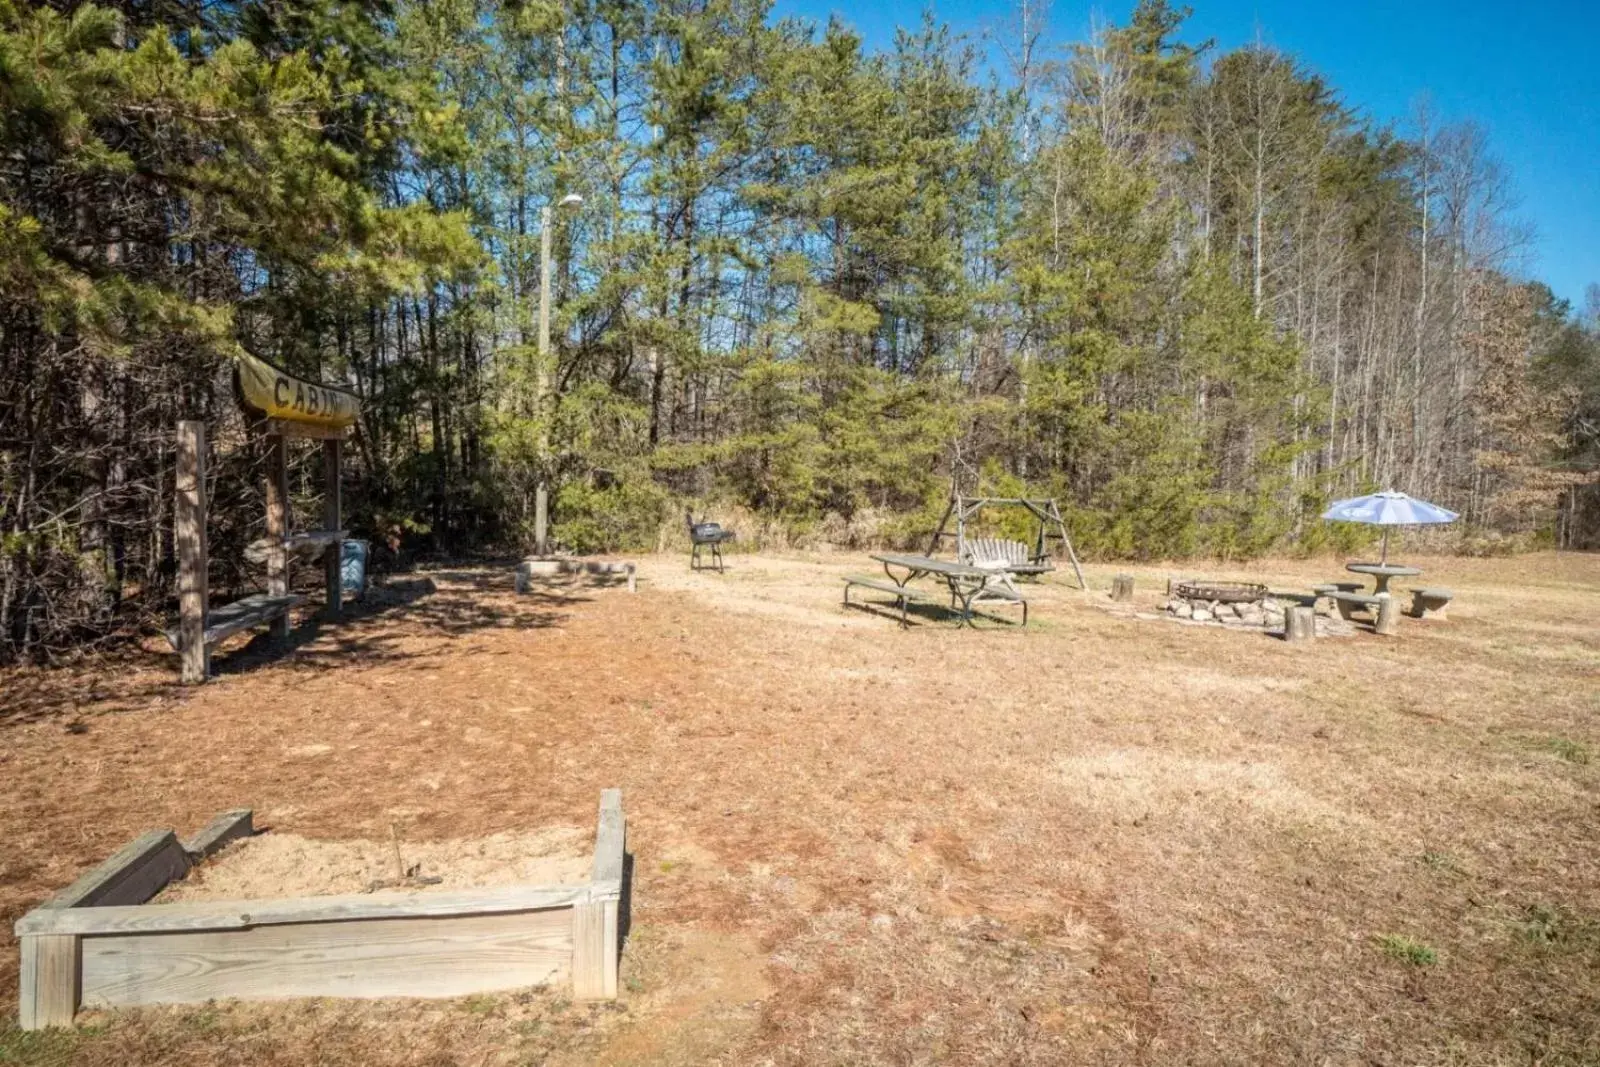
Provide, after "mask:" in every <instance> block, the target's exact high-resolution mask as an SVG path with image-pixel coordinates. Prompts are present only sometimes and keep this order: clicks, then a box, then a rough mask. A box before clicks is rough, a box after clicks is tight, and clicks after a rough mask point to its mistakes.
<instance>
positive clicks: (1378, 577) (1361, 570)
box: [1344, 563, 1422, 596]
mask: <svg viewBox="0 0 1600 1067" xmlns="http://www.w3.org/2000/svg"><path fill="white" fill-rule="evenodd" d="M1344 569H1345V570H1347V571H1349V572H1351V573H1352V574H1370V575H1372V581H1373V585H1374V586H1375V588H1374V589H1373V594H1374V595H1376V596H1383V595H1385V594H1386V593H1388V592H1389V581H1390V579H1392V578H1415V577H1416V576H1417V575H1419V574H1421V573H1422V571H1421V570H1420V569H1419V568H1417V567H1410V566H1407V565H1406V564H1404V563H1346V564H1345V567H1344Z"/></svg>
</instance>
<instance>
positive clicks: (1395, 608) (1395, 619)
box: [1372, 593, 1400, 637]
mask: <svg viewBox="0 0 1600 1067" xmlns="http://www.w3.org/2000/svg"><path fill="white" fill-rule="evenodd" d="M1378 599H1379V600H1381V601H1382V603H1380V604H1379V605H1378V610H1377V611H1376V612H1374V613H1373V614H1374V618H1375V619H1376V620H1377V621H1375V622H1374V623H1373V624H1372V632H1373V633H1376V634H1382V635H1383V636H1385V637H1393V636H1394V635H1395V633H1396V631H1398V630H1399V628H1400V602H1399V601H1398V600H1396V599H1395V598H1394V597H1392V596H1390V595H1389V594H1387V593H1385V594H1384V595H1383V596H1381V597H1379V598H1378Z"/></svg>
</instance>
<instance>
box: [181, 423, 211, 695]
mask: <svg viewBox="0 0 1600 1067" xmlns="http://www.w3.org/2000/svg"><path fill="white" fill-rule="evenodd" d="M173 510H174V515H173V520H174V524H175V525H176V527H177V530H176V540H177V542H178V641H177V646H178V655H179V657H180V658H181V660H182V668H181V674H180V676H179V677H180V680H181V681H182V682H183V684H184V685H199V684H200V683H202V682H204V681H205V680H206V675H207V674H209V673H210V665H211V651H210V649H209V648H208V647H207V645H206V641H205V631H206V612H207V611H208V610H209V608H210V599H209V594H208V589H207V582H206V571H207V568H208V566H209V560H208V557H207V552H206V424H205V423H203V422H200V421H198V420H195V419H185V420H184V421H183V422H180V423H178V479H177V501H176V504H175V506H174V509H173Z"/></svg>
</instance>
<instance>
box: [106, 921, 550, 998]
mask: <svg viewBox="0 0 1600 1067" xmlns="http://www.w3.org/2000/svg"><path fill="white" fill-rule="evenodd" d="M82 954H83V1003H84V1005H85V1006H93V1007H133V1006H139V1005H148V1004H192V1003H196V1002H200V1001H207V1000H212V999H214V998H220V997H240V998H247V999H251V1000H271V999H282V998H286V997H454V996H462V995H465V994H468V993H486V992H491V991H494V990H501V989H517V988H522V987H525V986H532V985H540V984H544V983H550V982H558V981H562V980H563V979H565V978H566V976H567V975H569V974H570V973H571V966H572V964H571V960H572V916H571V914H570V909H568V908H554V909H546V910H541V911H531V912H529V911H523V912H511V913H507V914H502V915H471V916H448V917H443V918H431V919H415V918H413V919H373V920H365V921H356V922H325V923H309V924H290V925H281V926H262V927H253V928H250V929H245V930H213V931H206V932H201V933H168V934H146V935H119V936H108V937H88V938H84V939H83V952H82Z"/></svg>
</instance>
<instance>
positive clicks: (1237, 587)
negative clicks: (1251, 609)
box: [1173, 580, 1267, 604]
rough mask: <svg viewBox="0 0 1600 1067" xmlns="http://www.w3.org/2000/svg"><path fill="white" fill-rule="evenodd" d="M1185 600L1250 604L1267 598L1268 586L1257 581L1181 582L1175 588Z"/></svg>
mask: <svg viewBox="0 0 1600 1067" xmlns="http://www.w3.org/2000/svg"><path fill="white" fill-rule="evenodd" d="M1173 592H1175V593H1176V594H1177V595H1178V596H1179V597H1181V598H1182V599H1184V600H1206V601H1210V602H1211V603H1213V604H1249V603H1253V602H1255V601H1257V600H1265V599H1266V596H1267V587H1266V586H1264V585H1261V584H1259V583H1257V582H1215V581H1209V580H1207V581H1194V582H1181V583H1179V584H1178V586H1177V587H1176V588H1175V589H1174V590H1173Z"/></svg>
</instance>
